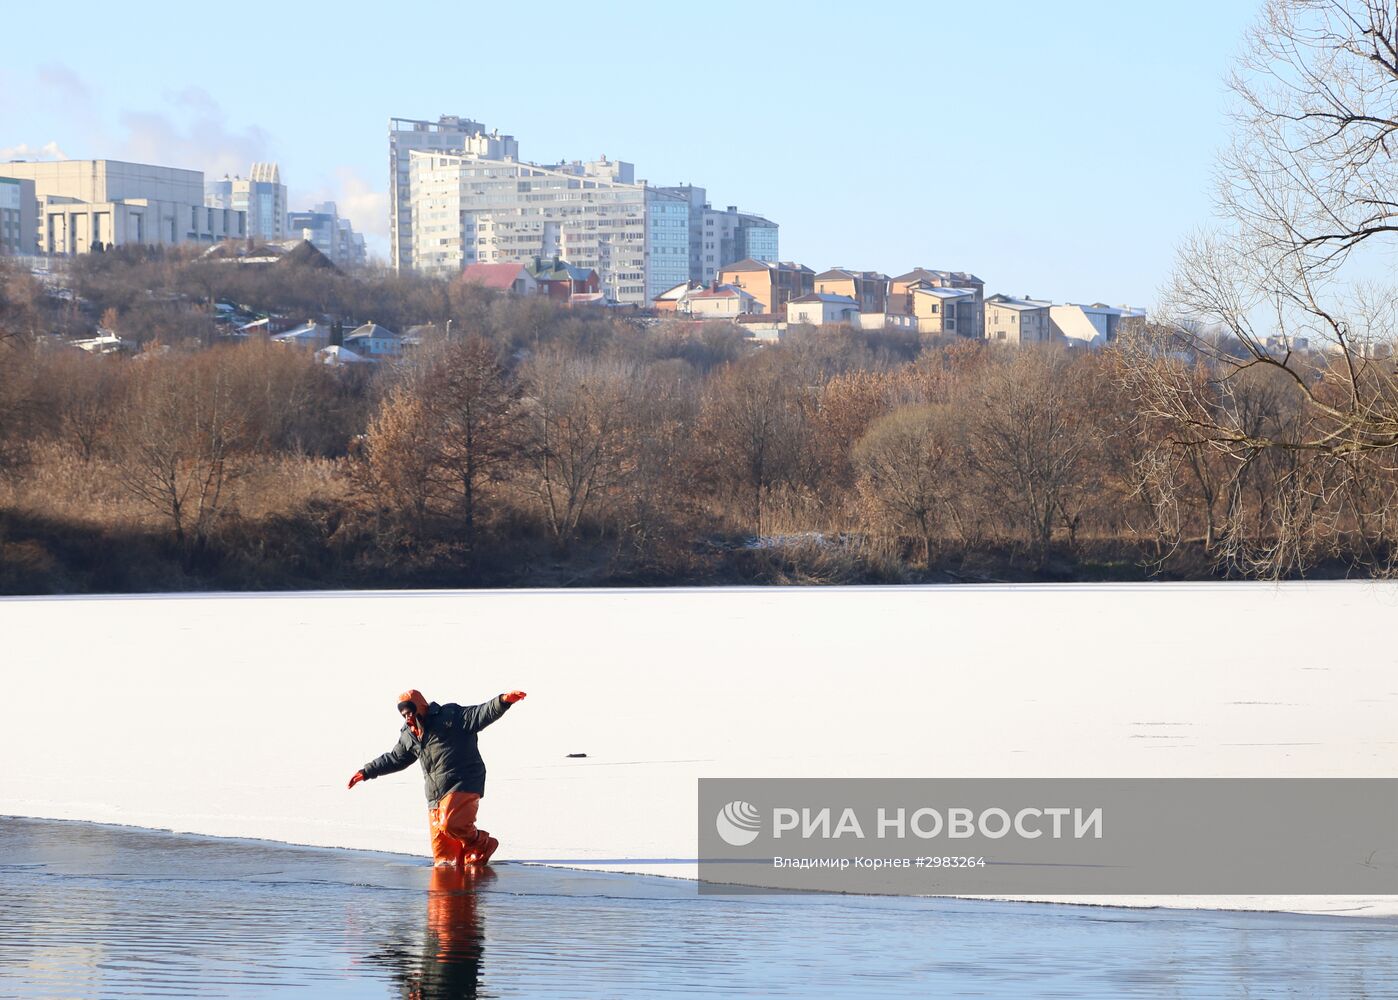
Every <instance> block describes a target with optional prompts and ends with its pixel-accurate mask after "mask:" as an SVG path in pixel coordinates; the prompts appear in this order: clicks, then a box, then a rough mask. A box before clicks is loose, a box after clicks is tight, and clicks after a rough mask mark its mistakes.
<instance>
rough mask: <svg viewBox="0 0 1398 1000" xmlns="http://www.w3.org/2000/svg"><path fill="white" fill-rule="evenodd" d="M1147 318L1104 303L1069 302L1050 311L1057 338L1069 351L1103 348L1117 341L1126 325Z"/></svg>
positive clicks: (1123, 307) (1129, 308)
mask: <svg viewBox="0 0 1398 1000" xmlns="http://www.w3.org/2000/svg"><path fill="white" fill-rule="evenodd" d="M1145 315H1146V312H1145V310H1144V309H1133V308H1131V307H1130V306H1109V305H1104V304H1103V303H1101V302H1094V303H1092V304H1091V305H1080V304H1078V303H1075V302H1069V303H1067V304H1066V305H1061V306H1052V307H1051V308H1050V309H1049V321H1050V322H1051V323H1052V324H1053V332H1054V336H1055V337H1058V338H1061V339H1062V340H1063V342H1064V343H1065V344H1067V345H1068V346H1069V347H1089V348H1100V347H1104V346H1106V345H1107V344H1109V343H1111V342H1112V341H1113V340H1115V339H1116V335H1117V331H1118V329H1119V328H1120V326H1121V324H1122V322H1123V321H1125V320H1132V319H1144V318H1145Z"/></svg>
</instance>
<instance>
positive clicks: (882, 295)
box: [815, 267, 888, 313]
mask: <svg viewBox="0 0 1398 1000" xmlns="http://www.w3.org/2000/svg"><path fill="white" fill-rule="evenodd" d="M815 291H816V292H817V293H823V294H826V295H845V296H848V297H849V298H852V299H854V300H855V301H856V302H857V303H859V311H860V312H862V313H881V312H884V311H885V310H886V309H887V308H888V275H886V274H880V273H879V272H878V271H851V270H848V269H847V268H843V267H832V268H831V269H830V270H828V271H823V272H821V273H820V274H817V275H816V276H815Z"/></svg>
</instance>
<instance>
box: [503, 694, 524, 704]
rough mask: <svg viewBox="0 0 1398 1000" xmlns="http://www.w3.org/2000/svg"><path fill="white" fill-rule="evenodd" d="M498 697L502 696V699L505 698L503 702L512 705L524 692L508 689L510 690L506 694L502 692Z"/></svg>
mask: <svg viewBox="0 0 1398 1000" xmlns="http://www.w3.org/2000/svg"><path fill="white" fill-rule="evenodd" d="M500 697H501V698H503V699H504V700H505V704H507V705H513V704H514V703H515V702H517V701H519V700H520V699H521V698H523V697H524V692H523V691H510V692H508V693H506V694H502V695H501V696H500Z"/></svg>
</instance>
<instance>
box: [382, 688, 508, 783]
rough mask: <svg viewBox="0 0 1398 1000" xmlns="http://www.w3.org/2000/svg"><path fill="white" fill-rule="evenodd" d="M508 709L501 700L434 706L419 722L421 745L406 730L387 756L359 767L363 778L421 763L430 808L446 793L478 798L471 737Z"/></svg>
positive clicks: (476, 753)
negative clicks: (460, 793)
mask: <svg viewBox="0 0 1398 1000" xmlns="http://www.w3.org/2000/svg"><path fill="white" fill-rule="evenodd" d="M509 707H510V705H509V702H507V701H505V700H504V698H503V697H500V696H497V697H495V698H492V699H491V700H490V701H488V702H486V703H485V704H483V705H438V704H437V703H436V702H435V701H434V702H432V704H430V705H429V706H428V707H427V715H426V716H425V717H424V718H422V719H421V722H422V739H420V740H419V739H418V738H417V737H416V736H414V735H413V732H412V730H411V729H409V728H408V727H407V726H406V725H405V726H404V727H403V728H402V730H400V731H399V733H398V743H397V745H396V746H394V748H393V749H392V750H390V751H389V752H388V753H386V754H384V755H382V756H380V757H375V758H374V759H373V760H371V761H370V762H369V763H367V764H365V765H364V777H365V778H381V777H383V776H384V775H385V774H393V773H394V772H395V771H401V770H403V768H405V767H407V766H408V765H410V764H411V763H412V762H413V761H415V760H416V761H420V762H421V763H422V777H423V787H424V790H425V791H426V792H427V801H428V803H429V804H430V805H432V806H434V807H435V806H436V805H437V803H438V802H440V801H441V800H442V797H443V796H444V795H446V794H447V793H448V792H475V793H476V794H477V795H482V796H483V795H485V761H483V760H482V759H481V752H480V749H479V748H478V747H477V746H476V734H477V733H478V732H480V731H481V730H482V729H484V728H485V727H486V726H488V725H490V724H491V723H492V722H494V721H495V720H496V719H498V718H500V716H502V715H504V714H505V709H507V708H509Z"/></svg>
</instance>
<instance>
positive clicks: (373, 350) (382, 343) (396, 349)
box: [343, 322, 403, 361]
mask: <svg viewBox="0 0 1398 1000" xmlns="http://www.w3.org/2000/svg"><path fill="white" fill-rule="evenodd" d="M343 346H345V347H348V348H349V349H350V350H351V351H353V352H354V353H355V354H358V355H359V356H360V357H362V358H369V359H371V360H374V361H377V360H379V359H380V358H396V357H398V356H400V355H401V354H402V353H403V340H402V338H401V337H399V336H398V334H396V333H394V332H393V331H392V330H388V329H385V328H384V327H381V326H379V325H378V324H377V323H372V322H371V323H365V324H364V325H363V326H358V327H355V328H354V329H353V330H352V331H350V332H349V333H347V334H345V342H344V345H343Z"/></svg>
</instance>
